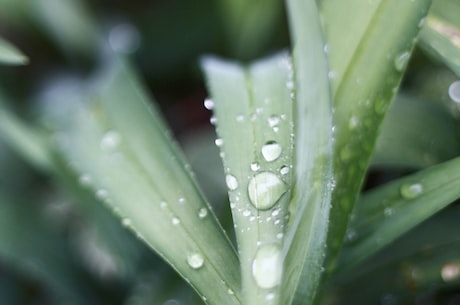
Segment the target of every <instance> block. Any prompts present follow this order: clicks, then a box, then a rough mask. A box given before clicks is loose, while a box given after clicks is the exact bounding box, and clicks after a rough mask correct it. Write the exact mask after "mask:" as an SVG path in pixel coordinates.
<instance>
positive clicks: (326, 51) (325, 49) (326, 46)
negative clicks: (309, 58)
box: [323, 44, 329, 54]
mask: <svg viewBox="0 0 460 305" xmlns="http://www.w3.org/2000/svg"><path fill="white" fill-rule="evenodd" d="M323 51H324V54H327V53H329V45H328V44H325V45H324V48H323Z"/></svg>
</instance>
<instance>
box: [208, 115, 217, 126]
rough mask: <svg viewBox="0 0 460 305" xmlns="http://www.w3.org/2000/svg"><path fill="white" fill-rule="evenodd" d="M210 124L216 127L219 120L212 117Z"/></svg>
mask: <svg viewBox="0 0 460 305" xmlns="http://www.w3.org/2000/svg"><path fill="white" fill-rule="evenodd" d="M209 123H211V125H216V123H217V118H216V117H215V116H212V117H211V118H210V119H209Z"/></svg>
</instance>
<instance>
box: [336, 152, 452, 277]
mask: <svg viewBox="0 0 460 305" xmlns="http://www.w3.org/2000/svg"><path fill="white" fill-rule="evenodd" d="M459 197H460V159H459V158H456V159H453V160H451V161H447V162H444V163H442V164H439V165H435V166H432V167H430V168H428V169H426V170H423V171H420V172H417V173H415V174H413V175H410V176H407V177H404V178H401V179H398V180H395V181H392V182H390V183H388V184H386V185H384V186H381V187H378V188H376V189H374V190H371V191H369V192H368V193H365V194H364V195H363V197H362V198H361V199H360V201H359V202H358V204H357V205H356V209H355V211H354V212H353V215H354V216H353V220H352V221H351V223H350V227H349V229H348V233H347V242H346V244H345V247H344V249H343V250H342V256H341V258H342V259H341V263H340V268H341V269H348V268H350V267H351V266H353V265H356V264H357V263H358V262H360V261H362V260H363V259H365V258H366V257H368V256H369V255H371V254H373V253H375V252H377V251H378V250H380V249H382V248H383V247H385V246H386V245H388V244H389V243H391V242H392V241H394V240H395V239H396V238H398V237H400V236H401V235H402V234H404V233H405V232H407V231H408V230H410V229H412V228H413V227H415V226H416V225H417V224H419V223H421V222H422V221H424V220H426V219H427V218H429V217H431V216H432V215H433V214H435V213H436V212H438V211H439V210H440V209H442V208H444V207H445V206H447V205H448V204H450V203H451V202H453V201H454V200H456V199H457V198H459Z"/></svg>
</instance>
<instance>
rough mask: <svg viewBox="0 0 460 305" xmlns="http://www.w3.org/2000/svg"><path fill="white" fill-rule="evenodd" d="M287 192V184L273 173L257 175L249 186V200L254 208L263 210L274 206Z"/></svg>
mask: <svg viewBox="0 0 460 305" xmlns="http://www.w3.org/2000/svg"><path fill="white" fill-rule="evenodd" d="M286 191H287V186H286V184H285V183H284V182H283V181H282V180H281V179H280V178H279V177H278V176H277V175H275V174H274V173H271V172H261V173H259V174H257V175H255V176H254V177H252V178H251V180H250V181H249V184H248V194H249V199H250V201H251V203H252V205H254V207H256V208H257V209H261V210H266V209H270V208H271V207H272V206H274V205H275V203H276V202H278V200H279V199H280V198H281V196H282V195H283V194H284V193H286Z"/></svg>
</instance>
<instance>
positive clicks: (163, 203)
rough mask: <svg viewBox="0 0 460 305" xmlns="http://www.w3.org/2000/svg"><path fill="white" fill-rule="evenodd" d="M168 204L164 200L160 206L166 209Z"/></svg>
mask: <svg viewBox="0 0 460 305" xmlns="http://www.w3.org/2000/svg"><path fill="white" fill-rule="evenodd" d="M167 206H168V204H167V203H166V202H164V201H162V202H160V207H161V208H162V209H165V208H166V207H167Z"/></svg>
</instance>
